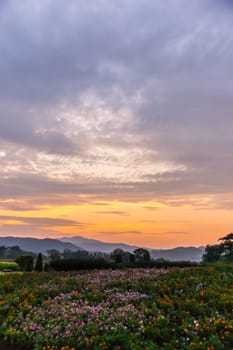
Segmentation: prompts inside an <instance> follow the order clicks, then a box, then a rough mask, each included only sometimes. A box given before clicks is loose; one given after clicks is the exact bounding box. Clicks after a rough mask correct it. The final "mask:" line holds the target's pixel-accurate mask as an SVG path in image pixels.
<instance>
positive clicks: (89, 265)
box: [49, 258, 114, 271]
mask: <svg viewBox="0 0 233 350" xmlns="http://www.w3.org/2000/svg"><path fill="white" fill-rule="evenodd" d="M49 267H52V268H54V269H55V270H56V271H77V270H90V269H104V268H112V267H114V265H113V264H112V263H110V262H107V261H106V260H104V259H103V258H95V259H94V258H93V259H91V258H83V259H81V258H79V259H60V260H56V261H51V262H50V264H49Z"/></svg>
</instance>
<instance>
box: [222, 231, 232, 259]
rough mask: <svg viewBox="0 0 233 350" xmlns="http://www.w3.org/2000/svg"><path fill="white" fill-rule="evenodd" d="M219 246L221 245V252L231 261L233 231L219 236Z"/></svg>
mask: <svg viewBox="0 0 233 350" xmlns="http://www.w3.org/2000/svg"><path fill="white" fill-rule="evenodd" d="M219 241H221V242H222V243H220V246H221V247H222V251H223V252H222V254H223V256H224V258H225V260H227V261H233V233H229V234H228V235H226V236H224V237H222V238H219Z"/></svg>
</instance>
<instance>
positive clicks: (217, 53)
mask: <svg viewBox="0 0 233 350" xmlns="http://www.w3.org/2000/svg"><path fill="white" fill-rule="evenodd" d="M213 3H215V5H214V6H213ZM119 4H120V5H119ZM230 6H231V2H230V1H218V2H217V1H214V2H213V1H209V0H206V1H203V0H195V1H194V0H192V1H189V2H188V3H187V1H185V0H174V1H172V2H169V4H167V3H166V4H163V3H162V2H161V1H158V0H156V1H152V0H149V1H146V2H145V1H142V0H126V1H120V3H119V1H115V0H109V1H103V0H97V1H95V2H86V1H84V0H79V1H78V2H77V1H74V0H71V1H69V3H67V1H64V0H61V1H59V4H58V3H57V1H55V0H51V1H47V0H43V1H40V2H37V3H32V2H31V1H29V0H24V1H22V2H20V4H19V2H17V1H16V0H13V1H11V2H1V11H0V33H1V34H0V39H1V40H0V50H1V52H2V56H1V62H0V74H1V81H0V95H1V98H0V161H1V169H2V172H1V175H0V187H1V193H0V200H2V201H3V200H4V201H5V202H1V206H5V208H7V207H8V208H10V207H9V206H10V204H9V202H8V204H7V202H6V200H8V199H15V200H16V199H17V200H19V199H20V198H22V197H23V198H24V199H25V203H24V204H23V205H22V206H21V205H20V206H19V209H20V210H26V209H27V207H28V204H30V203H31V205H32V203H34V204H33V205H34V208H36V207H38V206H40V205H42V204H43V203H52V202H53V203H55V202H57V203H67V201H70V202H72V203H81V202H83V201H85V200H86V201H92V202H101V201H106V200H125V201H127V200H129V201H143V200H158V199H161V200H164V201H167V203H168V200H169V197H171V198H173V197H174V198H175V199H176V205H178V203H179V200H180V196H182V197H184V196H192V195H196V194H199V195H216V197H217V196H218V194H219V193H222V194H225V195H227V194H228V193H232V178H231V174H232V171H233V166H232V154H231V149H232V147H233V140H232V134H231V130H232V128H233V120H232V107H233V106H232V91H233V83H232V81H233V73H232V69H231V68H232V67H231V66H232V59H233V38H232V34H231V32H232V11H230ZM226 9H228V11H226ZM71 194H72V198H71ZM67 196H68V197H69V199H67ZM84 197H85V198H84ZM4 203H5V204H4ZM170 205H172V204H171V202H170ZM12 208H13V207H12ZM14 208H15V209H16V210H17V208H18V207H17V206H14ZM14 208H13V209H14ZM112 214H114V213H112ZM115 214H117V213H116V212H115ZM119 215H120V213H119Z"/></svg>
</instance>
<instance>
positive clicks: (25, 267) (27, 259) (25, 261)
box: [15, 255, 33, 272]
mask: <svg viewBox="0 0 233 350" xmlns="http://www.w3.org/2000/svg"><path fill="white" fill-rule="evenodd" d="M15 262H16V263H17V264H18V265H19V267H20V269H21V270H22V271H27V272H31V271H32V270H33V256H31V255H21V256H18V257H17V258H16V259H15Z"/></svg>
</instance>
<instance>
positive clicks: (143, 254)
mask: <svg viewBox="0 0 233 350" xmlns="http://www.w3.org/2000/svg"><path fill="white" fill-rule="evenodd" d="M134 256H135V261H136V262H149V261H150V253H149V251H148V250H147V249H144V248H137V249H135V250H134Z"/></svg>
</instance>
